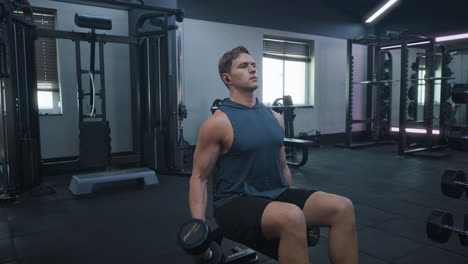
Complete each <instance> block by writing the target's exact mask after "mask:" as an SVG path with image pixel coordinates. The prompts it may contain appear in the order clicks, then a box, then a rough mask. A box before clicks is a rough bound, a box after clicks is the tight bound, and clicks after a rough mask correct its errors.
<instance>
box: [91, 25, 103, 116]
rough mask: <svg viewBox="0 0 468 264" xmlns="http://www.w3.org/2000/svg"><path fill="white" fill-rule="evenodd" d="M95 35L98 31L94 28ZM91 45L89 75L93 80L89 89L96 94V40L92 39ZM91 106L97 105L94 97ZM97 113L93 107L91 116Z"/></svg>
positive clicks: (93, 33)
mask: <svg viewBox="0 0 468 264" xmlns="http://www.w3.org/2000/svg"><path fill="white" fill-rule="evenodd" d="M95 34H96V30H95V29H94V28H93V29H92V33H91V35H93V36H94V35H95ZM100 43H102V42H100ZM90 44H91V45H90V53H91V56H90V59H89V74H91V76H92V79H91V78H90V79H89V88H90V90H93V93H95V92H96V91H95V89H96V85H95V84H94V74H93V72H94V67H95V64H96V41H95V39H94V38H91V41H90ZM99 47H100V46H99ZM102 79H103V78H101V80H102ZM93 87H94V88H93ZM89 105H93V106H95V105H96V102H95V100H94V97H93V96H90V97H89ZM95 112H96V107H93V112H92V113H91V115H94V114H95Z"/></svg>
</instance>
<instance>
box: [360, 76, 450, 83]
mask: <svg viewBox="0 0 468 264" xmlns="http://www.w3.org/2000/svg"><path fill="white" fill-rule="evenodd" d="M452 79H455V78H454V77H430V78H420V79H407V80H408V81H435V80H452ZM400 81H401V80H380V81H377V80H376V81H360V82H353V84H380V83H393V82H400Z"/></svg>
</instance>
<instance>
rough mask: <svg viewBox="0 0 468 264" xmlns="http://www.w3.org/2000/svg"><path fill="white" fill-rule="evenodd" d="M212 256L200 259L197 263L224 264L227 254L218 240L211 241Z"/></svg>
mask: <svg viewBox="0 0 468 264" xmlns="http://www.w3.org/2000/svg"><path fill="white" fill-rule="evenodd" d="M210 250H211V258H210V259H208V260H199V261H198V262H197V264H222V263H224V262H225V259H226V258H225V256H224V254H223V250H222V249H221V246H220V245H219V244H218V243H216V242H211V243H210Z"/></svg>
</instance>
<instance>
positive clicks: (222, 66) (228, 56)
mask: <svg viewBox="0 0 468 264" xmlns="http://www.w3.org/2000/svg"><path fill="white" fill-rule="evenodd" d="M241 53H246V54H249V55H250V53H249V51H248V50H247V49H246V48H245V47H244V46H238V47H235V48H233V49H232V50H230V51H228V52H226V53H224V55H223V56H222V57H221V59H219V64H218V70H219V75H220V76H221V74H223V73H231V67H232V61H233V60H235V59H237V57H239V55H240V54H241Z"/></svg>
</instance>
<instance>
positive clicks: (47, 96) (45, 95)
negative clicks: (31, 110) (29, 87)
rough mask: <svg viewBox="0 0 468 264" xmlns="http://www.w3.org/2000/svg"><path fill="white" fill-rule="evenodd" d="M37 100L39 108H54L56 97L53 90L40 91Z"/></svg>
mask: <svg viewBox="0 0 468 264" xmlns="http://www.w3.org/2000/svg"><path fill="white" fill-rule="evenodd" d="M37 101H38V103H39V109H53V108H54V99H53V94H52V92H45V91H38V92H37Z"/></svg>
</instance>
